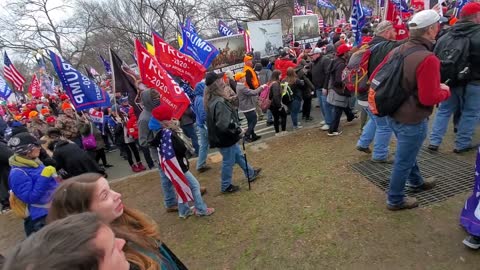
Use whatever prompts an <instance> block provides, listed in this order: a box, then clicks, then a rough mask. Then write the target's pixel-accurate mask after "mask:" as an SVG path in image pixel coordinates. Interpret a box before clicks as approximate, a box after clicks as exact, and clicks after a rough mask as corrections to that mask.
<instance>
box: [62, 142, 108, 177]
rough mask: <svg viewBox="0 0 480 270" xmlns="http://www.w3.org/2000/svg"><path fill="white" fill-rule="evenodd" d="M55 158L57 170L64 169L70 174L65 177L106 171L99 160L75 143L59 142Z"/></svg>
mask: <svg viewBox="0 0 480 270" xmlns="http://www.w3.org/2000/svg"><path fill="white" fill-rule="evenodd" d="M53 158H54V159H55V161H56V162H57V167H56V168H57V171H60V170H61V169H63V170H65V171H66V172H67V174H68V176H67V177H64V178H65V179H66V178H69V177H73V176H77V175H80V174H84V173H89V172H92V173H100V174H103V173H105V172H104V171H103V170H101V169H100V167H99V166H98V164H97V162H96V161H95V160H93V159H92V158H91V157H90V155H89V154H87V152H85V151H83V150H82V149H81V148H80V147H78V145H76V144H75V143H71V142H68V141H60V142H58V143H57V145H55V149H54V150H53Z"/></svg>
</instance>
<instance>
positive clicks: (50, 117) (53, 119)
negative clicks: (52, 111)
mask: <svg viewBox="0 0 480 270" xmlns="http://www.w3.org/2000/svg"><path fill="white" fill-rule="evenodd" d="M45 121H47V123H55V121H56V119H55V117H53V116H49V117H47V119H45Z"/></svg>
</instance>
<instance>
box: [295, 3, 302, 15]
mask: <svg viewBox="0 0 480 270" xmlns="http://www.w3.org/2000/svg"><path fill="white" fill-rule="evenodd" d="M293 13H294V15H303V9H302V7H301V6H300V4H299V3H298V1H297V0H295V1H294V2H293Z"/></svg>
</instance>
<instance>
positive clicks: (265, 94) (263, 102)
mask: <svg viewBox="0 0 480 270" xmlns="http://www.w3.org/2000/svg"><path fill="white" fill-rule="evenodd" d="M258 104H260V109H262V111H263V112H266V111H267V110H268V109H269V108H270V105H271V104H272V100H271V99H270V84H267V86H266V87H265V88H264V89H263V90H262V92H261V93H260V96H259V97H258Z"/></svg>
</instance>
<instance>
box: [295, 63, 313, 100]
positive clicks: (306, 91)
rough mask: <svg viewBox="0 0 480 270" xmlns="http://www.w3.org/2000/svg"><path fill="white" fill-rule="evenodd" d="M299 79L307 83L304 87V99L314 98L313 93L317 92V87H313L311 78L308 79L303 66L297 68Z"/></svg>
mask: <svg viewBox="0 0 480 270" xmlns="http://www.w3.org/2000/svg"><path fill="white" fill-rule="evenodd" d="M296 73H297V77H298V79H299V80H302V81H303V82H304V83H305V87H303V92H302V99H309V98H311V97H312V91H315V86H314V85H313V83H312V81H311V80H310V78H308V76H307V74H306V73H305V72H304V71H303V66H300V67H297V71H296Z"/></svg>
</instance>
